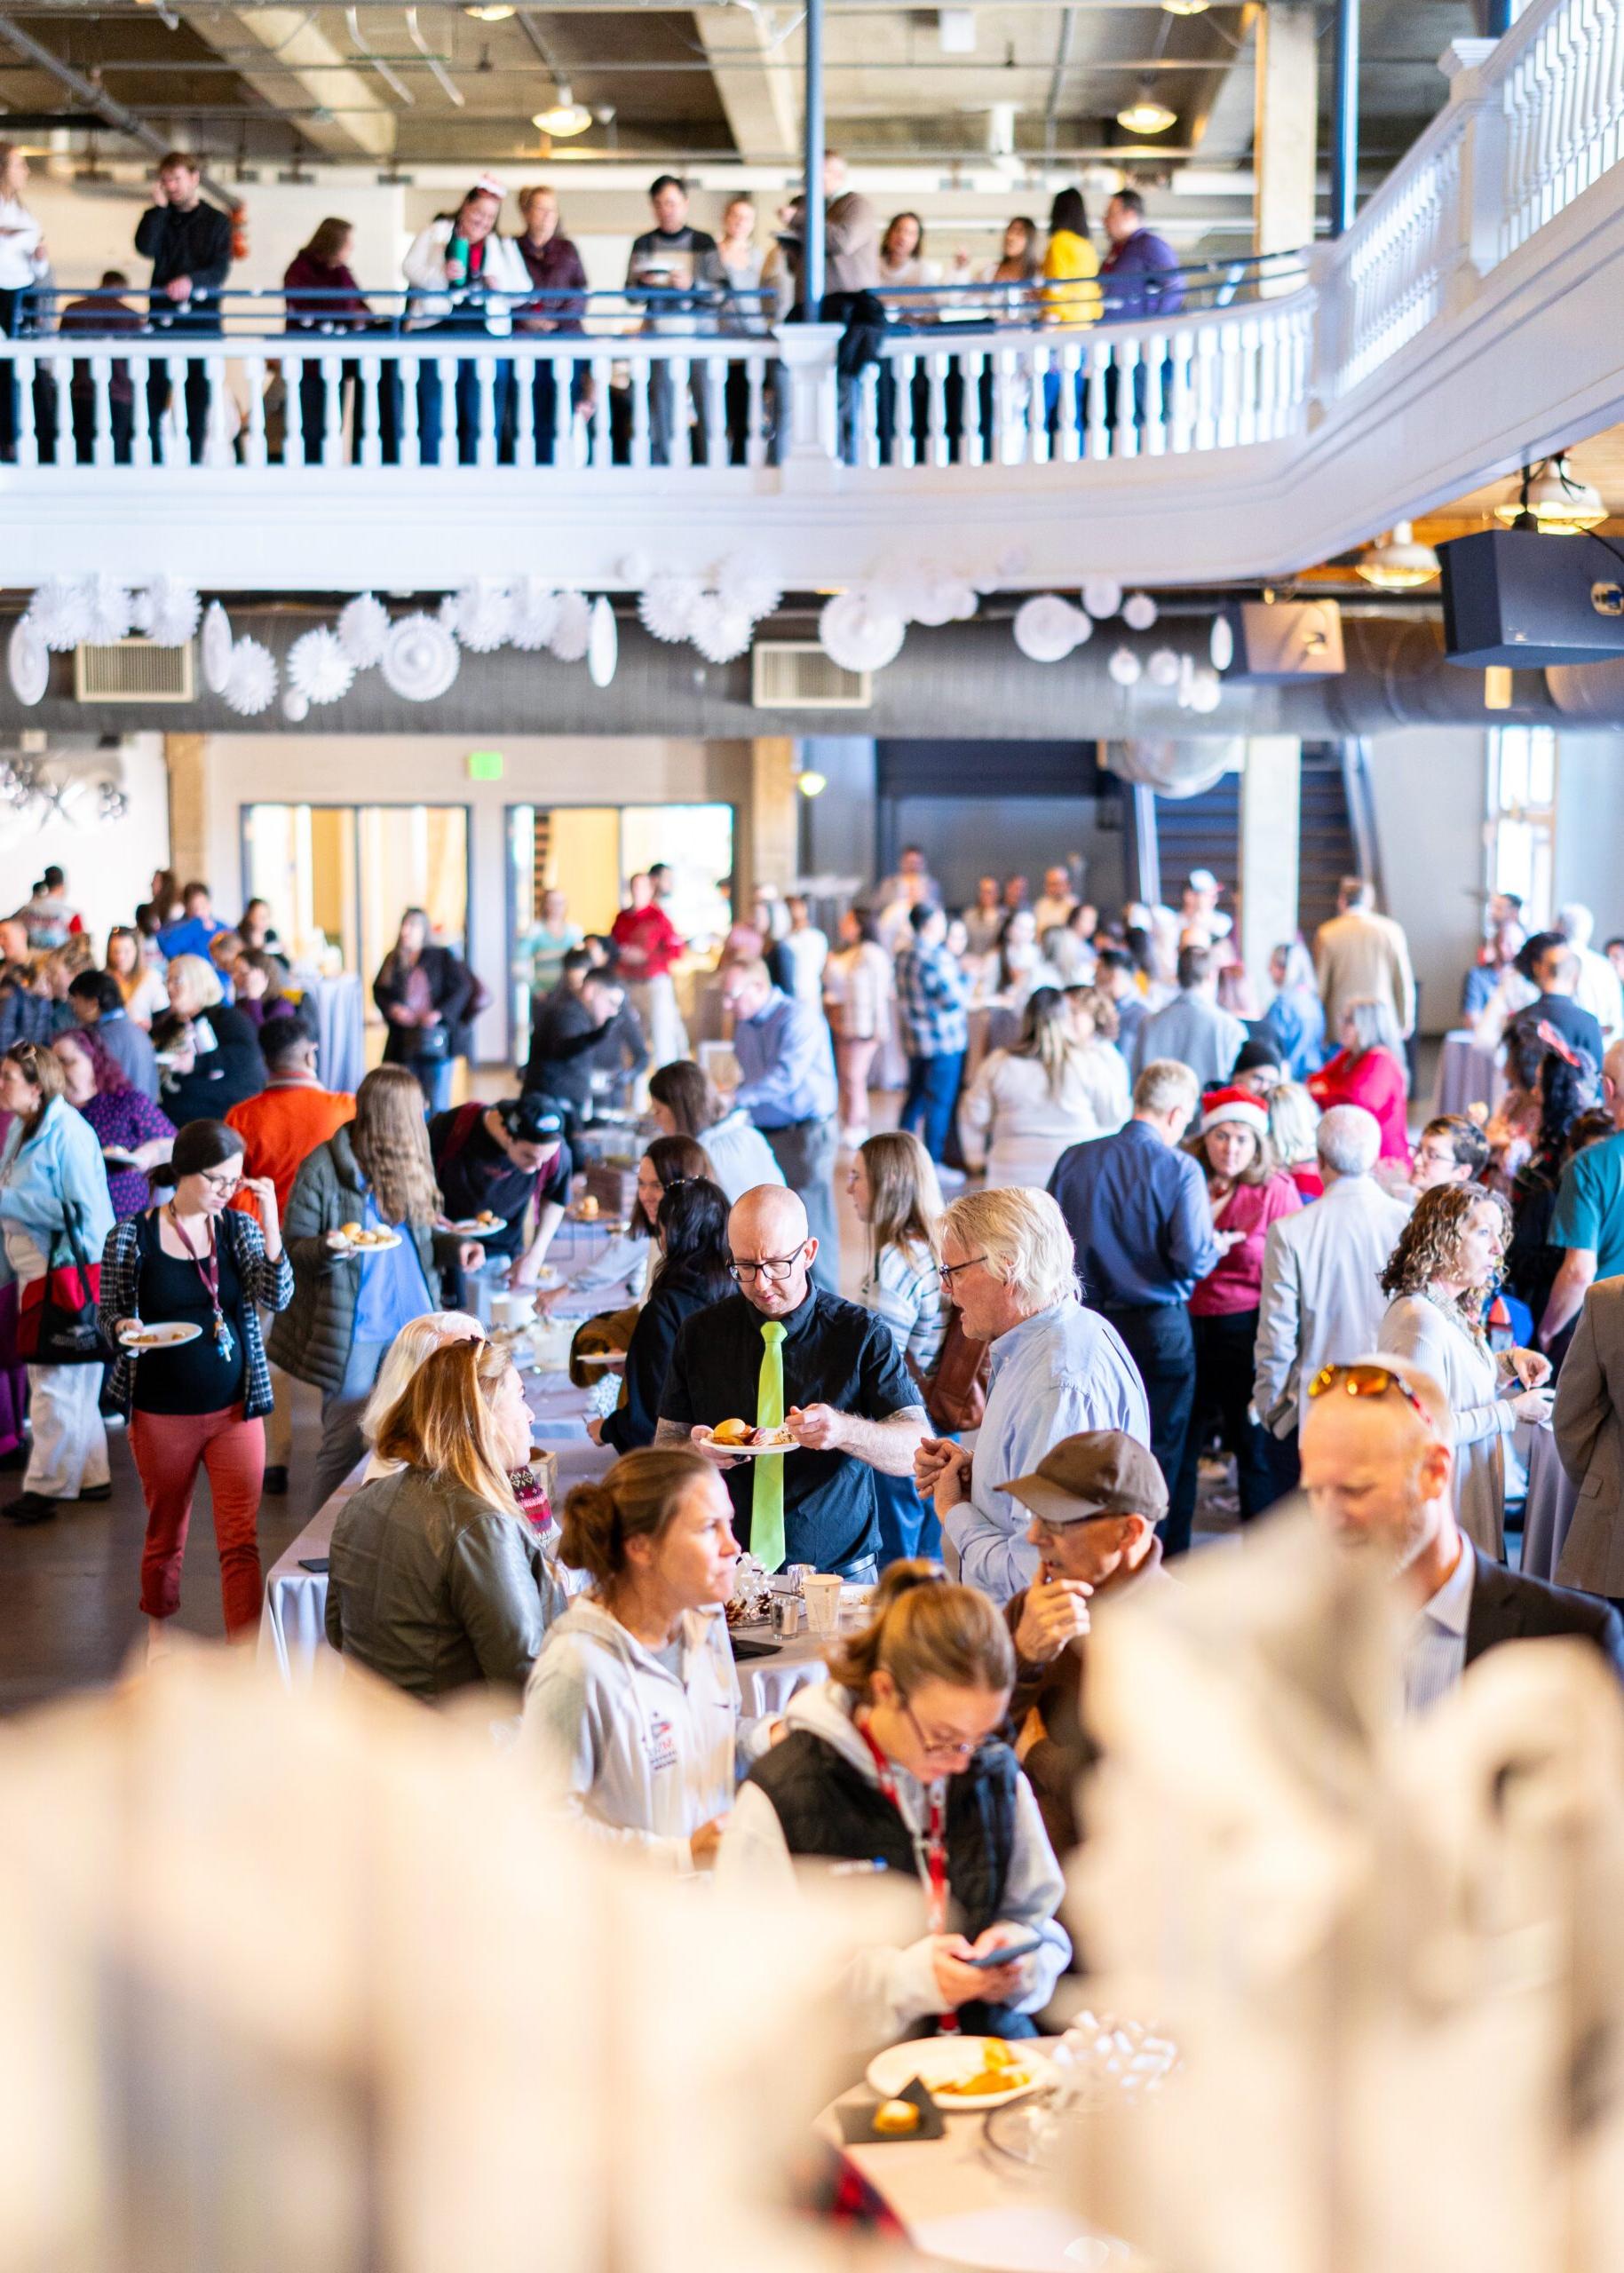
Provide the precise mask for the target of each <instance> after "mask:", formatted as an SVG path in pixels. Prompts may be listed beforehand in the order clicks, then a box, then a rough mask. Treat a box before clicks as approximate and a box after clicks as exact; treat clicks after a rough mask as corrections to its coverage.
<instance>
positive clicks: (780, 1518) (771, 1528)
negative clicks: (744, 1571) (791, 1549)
mask: <svg viewBox="0 0 1624 2273" xmlns="http://www.w3.org/2000/svg"><path fill="white" fill-rule="evenodd" d="M761 1338H762V1341H763V1342H764V1343H765V1344H766V1347H765V1348H764V1350H763V1351H762V1353H761V1378H760V1380H759V1381H758V1382H757V1385H756V1426H757V1428H758V1429H780V1428H782V1426H783V1422H784V1348H783V1343H784V1329H783V1327H781V1326H780V1324H779V1322H778V1320H777V1319H775V1318H770V1319H768V1320H767V1322H766V1324H765V1325H764V1327H762V1329H761ZM750 1553H751V1554H752V1555H755V1556H759V1557H760V1559H761V1561H762V1563H763V1564H764V1565H765V1567H766V1568H767V1569H768V1570H769V1571H780V1570H782V1568H783V1564H784V1463H783V1461H782V1459H781V1457H779V1456H776V1455H774V1454H772V1453H769V1454H768V1455H767V1457H766V1458H765V1459H764V1460H758V1461H757V1463H756V1473H755V1475H754V1476H753V1477H751V1478H750Z"/></svg>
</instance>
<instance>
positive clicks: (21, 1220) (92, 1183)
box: [0, 1097, 113, 1286]
mask: <svg viewBox="0 0 1624 2273" xmlns="http://www.w3.org/2000/svg"><path fill="white" fill-rule="evenodd" d="M22 1127H23V1125H22V1122H21V1121H12V1125H11V1127H10V1129H7V1131H6V1134H5V1144H4V1147H0V1220H4V1222H6V1223H11V1224H16V1225H17V1226H18V1228H19V1229H20V1231H23V1232H26V1233H27V1234H28V1238H29V1239H32V1240H33V1241H34V1244H35V1246H36V1247H38V1249H39V1251H40V1253H41V1254H42V1255H44V1257H45V1258H46V1260H47V1262H49V1260H50V1258H51V1248H52V1246H53V1245H54V1243H55V1242H56V1241H57V1240H58V1239H59V1238H60V1236H61V1233H62V1232H63V1230H64V1229H65V1228H66V1226H67V1222H68V1219H69V1217H70V1216H71V1217H72V1218H73V1222H74V1228H75V1231H76V1232H77V1234H78V1238H79V1244H80V1247H81V1248H82V1249H83V1253H84V1255H85V1257H86V1259H87V1260H88V1261H90V1262H91V1263H99V1261H100V1260H101V1250H102V1248H103V1247H104V1246H105V1245H106V1244H107V1233H108V1232H110V1231H111V1230H112V1228H113V1202H112V1201H111V1200H109V1199H108V1197H107V1169H106V1168H105V1167H104V1166H103V1164H102V1158H101V1140H100V1138H99V1137H98V1136H97V1134H96V1132H95V1130H94V1129H92V1128H91V1124H90V1122H89V1121H86V1120H85V1118H84V1116H83V1113H76V1112H75V1109H74V1107H73V1106H72V1105H69V1104H68V1102H67V1098H66V1097H52V1098H51V1102H50V1104H49V1105H47V1106H46V1107H45V1110H44V1113H43V1114H42V1115H41V1116H40V1123H39V1126H38V1128H37V1129H36V1130H35V1132H34V1134H33V1136H32V1137H29V1138H28V1140H27V1142H26V1143H25V1142H24V1140H23V1134H22ZM64 1259H65V1256H64ZM15 1276H16V1273H15V1272H14V1271H12V1267H11V1264H10V1263H8V1262H7V1261H6V1259H5V1255H4V1248H0V1286H4V1285H6V1284H7V1283H8V1282H9V1281H10V1280H11V1279H13V1278H14V1277H15Z"/></svg>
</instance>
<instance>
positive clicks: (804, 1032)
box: [733, 986, 836, 1129]
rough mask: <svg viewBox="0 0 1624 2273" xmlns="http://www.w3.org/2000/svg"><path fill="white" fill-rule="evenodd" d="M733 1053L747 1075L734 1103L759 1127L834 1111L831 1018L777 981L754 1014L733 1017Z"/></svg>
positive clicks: (815, 1117)
mask: <svg viewBox="0 0 1624 2273" xmlns="http://www.w3.org/2000/svg"><path fill="white" fill-rule="evenodd" d="M733 1056H734V1057H736V1058H737V1059H738V1061H739V1071H740V1073H741V1074H742V1075H743V1076H744V1079H743V1080H742V1081H741V1082H740V1084H739V1088H738V1090H737V1092H736V1094H735V1096H734V1098H733V1103H734V1104H735V1105H742V1106H743V1107H744V1109H745V1111H746V1112H747V1113H749V1116H750V1119H751V1120H752V1121H754V1122H755V1123H756V1126H757V1129H787V1128H788V1126H789V1124H790V1123H791V1121H827V1120H828V1119H829V1117H830V1116H831V1114H832V1113H834V1111H835V1100H836V1083H835V1049H834V1044H833V1043H832V1042H831V1041H830V1040H829V1025H828V1019H827V1018H825V1017H824V1015H823V1012H822V1010H813V1009H812V1006H811V1004H810V1003H807V1002H792V1001H791V1000H790V998H789V996H788V994H785V993H784V992H783V990H782V989H781V988H780V987H777V986H775V987H774V988H773V989H772V993H771V994H769V995H768V997H767V999H766V1001H765V1002H764V1003H763V1005H762V1007H761V1009H760V1010H757V1013H756V1016H755V1017H754V1018H738V1019H735V1020H734V1022H733Z"/></svg>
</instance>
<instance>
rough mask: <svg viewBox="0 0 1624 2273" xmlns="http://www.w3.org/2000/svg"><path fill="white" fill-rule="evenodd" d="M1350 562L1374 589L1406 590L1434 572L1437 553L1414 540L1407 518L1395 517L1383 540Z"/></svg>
mask: <svg viewBox="0 0 1624 2273" xmlns="http://www.w3.org/2000/svg"><path fill="white" fill-rule="evenodd" d="M1354 566H1355V567H1356V568H1357V569H1358V570H1359V574H1360V575H1361V576H1362V577H1363V578H1364V579H1365V582H1367V584H1374V586H1375V587H1376V590H1378V591H1382V592H1410V591H1414V590H1415V588H1416V586H1417V585H1418V584H1430V582H1432V579H1433V578H1434V577H1435V576H1436V575H1437V574H1438V555H1437V553H1436V552H1434V551H1433V550H1432V547H1431V546H1430V544H1417V543H1416V542H1415V537H1414V532H1413V531H1412V529H1411V527H1410V524H1409V523H1408V521H1396V522H1395V523H1394V525H1393V533H1392V535H1391V536H1390V537H1389V538H1388V540H1387V542H1386V543H1384V544H1373V545H1372V546H1371V547H1370V548H1369V550H1367V551H1366V552H1362V553H1361V554H1360V555H1359V558H1358V560H1357V561H1356V562H1355V563H1354Z"/></svg>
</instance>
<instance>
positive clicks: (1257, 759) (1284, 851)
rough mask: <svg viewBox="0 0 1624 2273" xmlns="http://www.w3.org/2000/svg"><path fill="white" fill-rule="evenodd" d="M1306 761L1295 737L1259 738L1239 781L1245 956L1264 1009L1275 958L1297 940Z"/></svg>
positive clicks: (1254, 740)
mask: <svg viewBox="0 0 1624 2273" xmlns="http://www.w3.org/2000/svg"><path fill="white" fill-rule="evenodd" d="M1302 760H1303V746H1302V744H1301V742H1299V741H1297V739H1296V737H1295V735H1294V734H1259V735H1256V736H1255V737H1253V738H1252V739H1250V740H1248V743H1247V746H1246V764H1245V768H1244V770H1243V772H1242V773H1241V776H1240V954H1241V959H1242V961H1243V962H1245V964H1246V967H1247V970H1248V974H1249V975H1250V978H1251V981H1252V985H1253V988H1254V990H1255V991H1256V995H1257V1000H1258V1003H1259V1005H1260V1006H1266V1005H1267V1003H1268V1002H1269V998H1270V992H1271V989H1270V980H1269V957H1270V954H1271V953H1272V951H1273V950H1274V949H1275V948H1276V947H1277V946H1279V945H1280V943H1281V942H1282V941H1283V940H1286V939H1295V936H1296V930H1297V867H1298V834H1299V817H1300V807H1301V803H1302V798H1301V787H1302Z"/></svg>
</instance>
